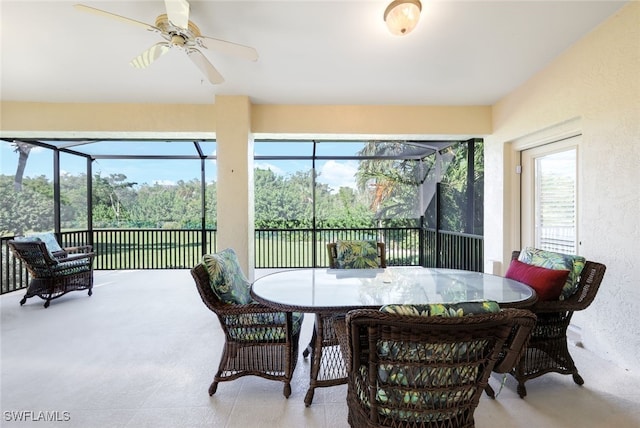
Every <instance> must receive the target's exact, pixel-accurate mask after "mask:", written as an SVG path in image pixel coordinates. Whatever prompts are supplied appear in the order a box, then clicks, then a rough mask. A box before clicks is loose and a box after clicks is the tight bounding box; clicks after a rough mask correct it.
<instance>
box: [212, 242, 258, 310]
mask: <svg viewBox="0 0 640 428" xmlns="http://www.w3.org/2000/svg"><path fill="white" fill-rule="evenodd" d="M202 264H203V265H204V266H205V267H206V268H207V272H208V274H209V283H210V285H211V290H212V291H213V292H214V293H215V295H216V296H217V297H218V298H219V299H220V300H221V301H222V302H224V303H229V304H235V305H246V304H249V303H252V302H253V299H252V298H251V294H250V288H251V283H249V281H248V280H247V278H246V277H245V276H244V273H243V272H242V268H241V267H240V263H239V262H238V256H237V255H236V253H235V251H234V250H233V249H231V248H227V249H225V250H222V251H220V252H218V253H215V254H205V255H204V256H203V257H202Z"/></svg>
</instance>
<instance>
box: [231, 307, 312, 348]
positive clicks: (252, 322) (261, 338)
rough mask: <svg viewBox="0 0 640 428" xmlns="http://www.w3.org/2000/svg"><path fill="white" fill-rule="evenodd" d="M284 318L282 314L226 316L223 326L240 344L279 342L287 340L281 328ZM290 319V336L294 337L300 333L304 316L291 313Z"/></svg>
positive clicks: (283, 329) (284, 315)
mask: <svg viewBox="0 0 640 428" xmlns="http://www.w3.org/2000/svg"><path fill="white" fill-rule="evenodd" d="M285 317H286V314H285V313H284V312H268V313H248V314H242V315H227V316H226V317H225V325H226V326H227V328H228V330H229V335H230V336H231V337H232V338H233V339H235V340H237V341H240V342H242V341H246V342H280V341H284V340H286V339H287V334H286V330H285V328H284V327H282V325H284V324H285V322H286V318H285ZM292 318H293V322H292V333H291V334H292V336H295V335H296V334H298V332H299V331H300V328H301V326H302V321H303V320H304V314H303V313H299V312H293V314H292ZM274 324H278V325H274Z"/></svg>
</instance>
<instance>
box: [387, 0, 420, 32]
mask: <svg viewBox="0 0 640 428" xmlns="http://www.w3.org/2000/svg"><path fill="white" fill-rule="evenodd" d="M421 10H422V3H420V0H394V1H392V2H391V3H389V6H387V8H386V10H385V11H384V22H385V23H386V24H387V28H388V29H389V31H390V32H391V34H394V35H396V36H404V35H406V34H409V33H410V32H411V31H413V29H414V28H416V25H418V20H419V19H420V11H421Z"/></svg>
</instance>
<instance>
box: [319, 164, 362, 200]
mask: <svg viewBox="0 0 640 428" xmlns="http://www.w3.org/2000/svg"><path fill="white" fill-rule="evenodd" d="M357 171H358V162H357V161H346V162H345V161H341V162H338V161H335V160H329V161H327V162H325V163H324V164H323V165H322V166H321V168H320V171H319V173H320V175H319V176H318V179H317V180H318V182H320V183H325V184H327V185H328V186H329V187H330V188H331V190H332V191H333V192H334V193H336V192H338V190H339V189H340V188H341V187H351V188H353V189H355V188H356V172H357Z"/></svg>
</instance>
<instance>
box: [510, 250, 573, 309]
mask: <svg viewBox="0 0 640 428" xmlns="http://www.w3.org/2000/svg"><path fill="white" fill-rule="evenodd" d="M505 277H506V278H510V279H515V280H516V281H520V282H522V283H524V284H527V285H528V286H530V287H531V288H533V289H534V290H536V294H537V295H538V300H541V301H550V300H558V298H559V297H560V294H562V289H563V287H564V284H565V283H566V282H567V278H568V277H569V271H568V270H567V269H562V270H556V269H547V268H544V267H540V266H535V265H530V264H527V263H522V262H521V261H518V260H511V264H510V265H509V269H508V270H507V273H506V274H505Z"/></svg>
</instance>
